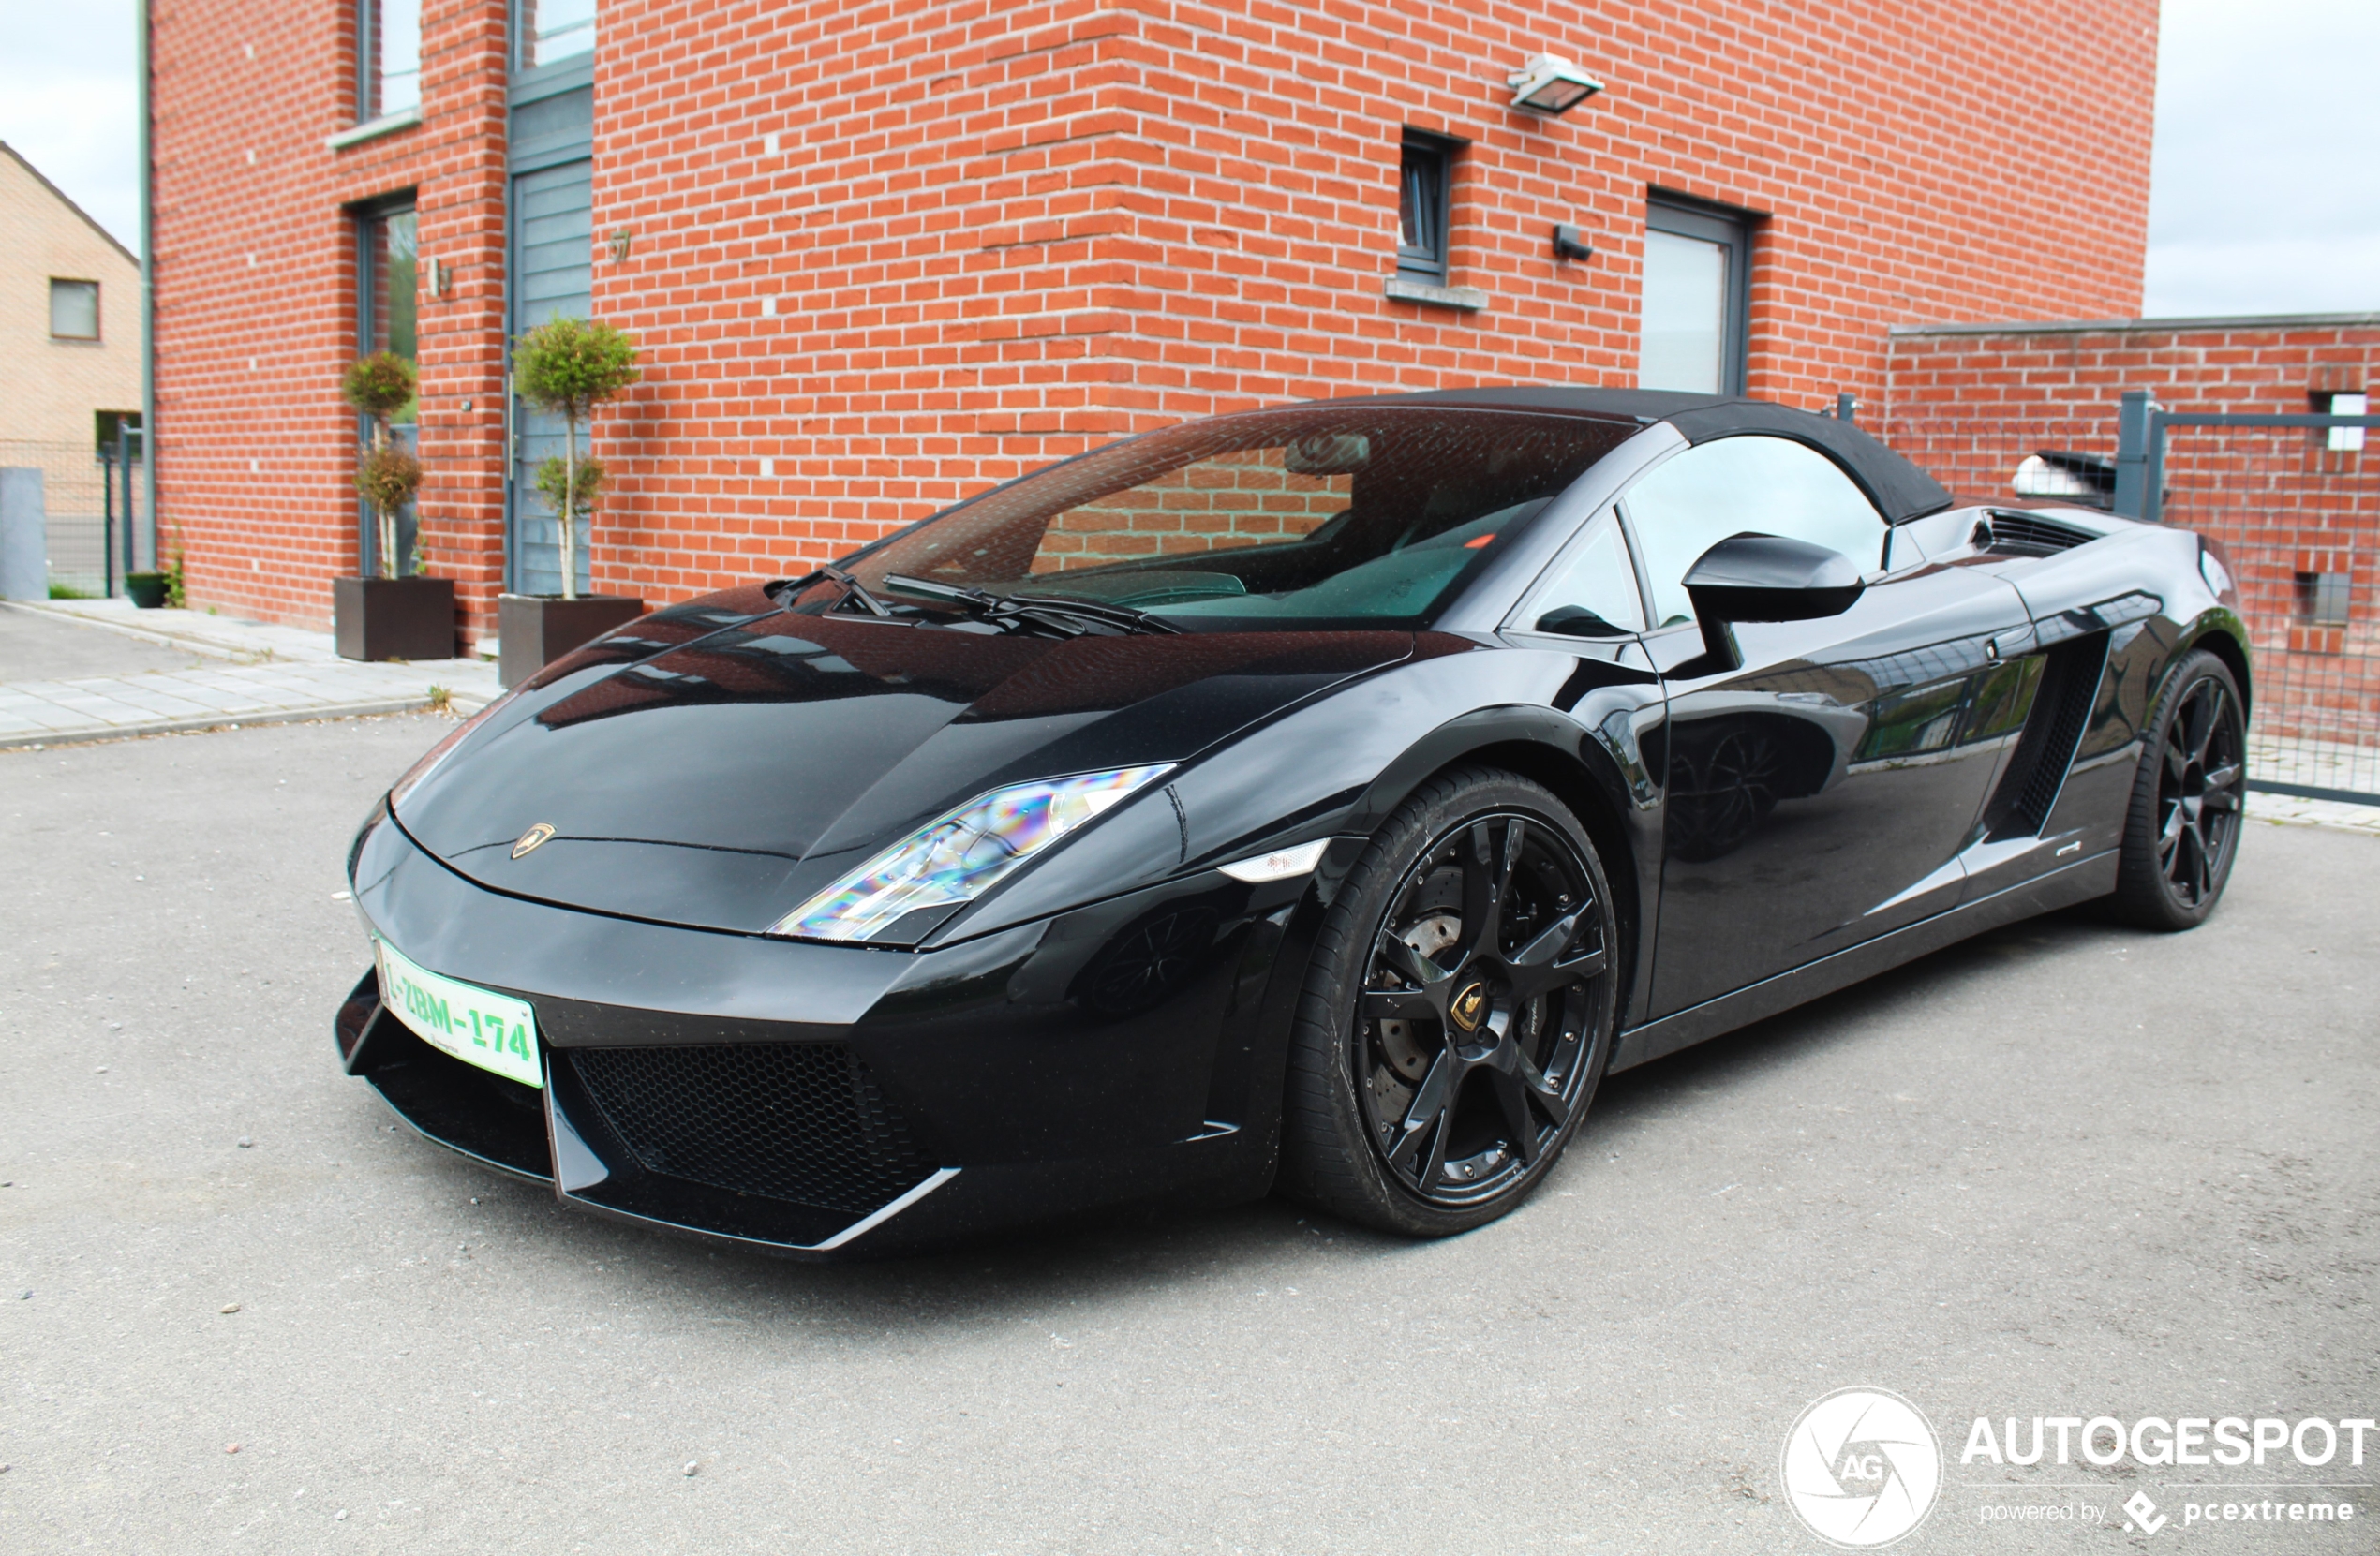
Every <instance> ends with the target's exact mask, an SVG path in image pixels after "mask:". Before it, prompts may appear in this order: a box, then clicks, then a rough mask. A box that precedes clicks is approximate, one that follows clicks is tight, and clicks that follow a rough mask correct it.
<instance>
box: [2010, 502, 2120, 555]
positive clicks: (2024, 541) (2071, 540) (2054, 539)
mask: <svg viewBox="0 0 2380 1556" xmlns="http://www.w3.org/2000/svg"><path fill="white" fill-rule="evenodd" d="M1990 523H1991V544H1990V545H1989V546H1988V547H1986V549H1987V550H1991V551H1996V552H1999V553H2000V554H2001V555H2002V556H2056V555H2057V554H2058V553H2060V552H2061V551H2072V550H2073V549H2074V548H2075V547H2076V546H2078V545H2087V544H2089V543H2090V541H2095V540H2097V539H2099V537H2098V536H2096V535H2093V534H2092V533H2090V531H2089V530H2087V529H2076V528H2075V526H2072V525H2066V524H2060V523H2058V522H2057V521H2055V520H2053V519H2045V518H2042V517H2041V516H2039V515H2038V514H2033V513H2009V512H2001V511H1995V512H1994V513H1993V514H1992V516H1991V520H1990Z"/></svg>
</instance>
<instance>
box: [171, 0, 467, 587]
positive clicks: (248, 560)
mask: <svg viewBox="0 0 2380 1556" xmlns="http://www.w3.org/2000/svg"><path fill="white" fill-rule="evenodd" d="M505 10H506V7H505V5H504V3H503V0H424V5H423V7H422V12H423V22H422V31H423V61H422V66H423V69H422V80H423V85H422V95H423V123H422V124H421V125H420V126H418V127H415V128H411V129H406V130H400V131H398V132H396V133H394V134H392V135H388V136H384V137H381V138H379V139H377V140H372V141H365V142H364V143H362V144H360V145H354V146H350V147H348V148H347V149H345V150H340V151H333V150H331V149H330V148H329V147H328V146H326V145H325V144H324V142H325V141H326V140H327V139H328V138H330V137H331V136H333V135H335V134H336V133H338V132H339V131H342V130H345V129H347V128H349V127H350V126H352V125H353V124H354V122H355V112H354V103H355V84H354V75H353V69H352V64H351V57H352V41H353V40H352V34H353V30H354V23H355V13H354V7H352V6H347V5H334V6H313V7H287V6H278V5H272V4H267V3H264V0H156V3H155V4H154V5H153V6H152V7H151V13H152V17H153V22H152V28H153V33H152V37H153V43H152V70H153V73H154V74H153V84H152V94H153V98H154V108H153V112H154V115H155V124H154V136H155V148H156V149H155V158H156V163H155V166H156V226H155V237H154V241H155V245H156V258H155V263H156V273H155V274H156V297H157V363H156V377H157V421H158V436H157V440H156V441H157V449H156V460H157V496H158V504H157V506H158V515H159V519H160V522H161V527H162V529H163V530H164V532H165V536H166V543H167V545H168V546H169V548H171V545H172V544H173V543H174V541H175V540H176V539H178V540H179V541H180V542H181V544H182V545H183V546H184V548H185V555H186V565H187V568H188V587H189V593H190V597H191V599H192V600H193V601H194V602H195V603H199V604H212V605H219V606H221V607H223V608H225V609H228V610H232V611H236V612H239V613H241V614H245V615H260V616H263V617H265V618H267V619H272V620H282V621H293V622H300V623H304V624H306V625H311V626H317V627H321V626H327V625H328V624H329V621H330V613H331V586H330V580H331V579H333V578H334V577H336V576H338V575H340V574H342V573H348V574H352V573H353V572H354V571H356V568H357V540H356V536H357V521H356V497H355V492H354V488H353V486H352V485H351V484H350V482H351V481H352V477H353V473H354V460H355V445H356V423H355V418H354V416H353V415H352V414H351V413H350V412H349V411H348V410H347V408H345V407H344V406H343V405H342V404H341V402H340V400H339V397H338V385H339V375H340V373H341V372H342V370H343V369H344V368H345V366H346V364H347V363H349V362H350V361H352V360H353V359H354V357H355V355H356V351H357V347H356V315H357V309H356V297H355V279H356V255H355V243H356V238H355V231H354V226H353V222H352V220H351V218H350V215H349V211H350V208H351V207H352V206H354V205H356V204H359V203H361V202H364V201H368V200H375V199H378V198H380V197H383V196H387V195H392V194H399V193H403V192H405V191H408V190H413V191H417V194H418V200H419V211H420V242H421V247H422V251H423V252H424V254H432V255H436V256H438V257H439V258H441V259H447V260H448V261H449V262H451V263H453V264H454V267H455V274H456V282H455V286H454V292H453V294H452V295H451V296H450V297H449V298H445V299H435V300H434V299H431V298H428V297H426V296H424V298H423V299H422V300H421V301H422V304H423V305H422V308H421V366H422V380H423V405H424V412H423V418H422V423H423V425H422V454H423V458H424V464H425V465H426V466H427V467H428V473H427V476H426V478H425V481H424V487H423V491H422V496H421V499H420V511H421V513H422V515H423V519H424V523H423V526H422V530H423V550H424V559H425V561H426V563H427V565H428V568H429V571H433V572H438V573H442V574H446V575H449V576H454V577H456V578H458V579H461V580H463V586H464V588H465V590H466V592H467V593H469V594H471V595H473V596H474V597H475V598H476V599H478V600H481V601H483V602H492V600H493V599H494V590H495V588H496V586H497V584H498V581H499V580H500V578H501V574H502V543H501V542H502V534H503V517H502V505H501V500H500V497H501V484H500V483H501V473H502V470H501V452H502V450H501V441H502V428H503V408H502V404H501V399H502V386H503V367H502V349H503V334H502V322H503V280H504V263H503V253H504V250H503V212H504V184H503V172H504V141H503V135H504V97H503V80H504V77H503V40H504V19H505ZM466 399H469V400H470V401H471V402H472V404H473V406H474V409H472V410H469V411H466V410H464V409H463V408H462V403H463V402H464V401H465V400H466Z"/></svg>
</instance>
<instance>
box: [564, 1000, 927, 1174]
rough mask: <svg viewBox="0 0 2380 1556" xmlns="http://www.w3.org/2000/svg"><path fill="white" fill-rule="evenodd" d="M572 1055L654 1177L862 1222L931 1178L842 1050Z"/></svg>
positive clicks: (903, 1126) (817, 1046)
mask: <svg viewBox="0 0 2380 1556" xmlns="http://www.w3.org/2000/svg"><path fill="white" fill-rule="evenodd" d="M567 1052H568V1053H569V1054H570V1056H571V1062H572V1064H573V1065H574V1066H575V1067H576V1069H577V1071H578V1075H579V1079H580V1080H582V1081H583V1082H585V1083H586V1086H587V1089H588V1092H589V1093H590V1094H592V1095H593V1097H594V1098H595V1102H596V1105H598V1106H599V1107H601V1108H602V1111H603V1118H604V1120H605V1121H606V1122H607V1123H609V1124H610V1125H611V1126H612V1129H613V1131H614V1133H616V1134H618V1135H619V1137H620V1139H621V1140H622V1141H623V1142H624V1143H625V1144H626V1145H627V1147H628V1148H629V1149H630V1151H632V1153H633V1154H634V1155H635V1157H636V1160H637V1161H638V1162H640V1163H643V1164H644V1165H645V1167H646V1168H647V1170H649V1171H652V1172H657V1173H666V1174H668V1175H669V1176H671V1177H673V1178H688V1179H691V1180H692V1181H693V1182H696V1183H704V1184H708V1185H709V1186H710V1187H712V1188H714V1189H726V1190H729V1191H730V1192H732V1193H747V1194H766V1195H768V1196H769V1197H771V1198H774V1199H786V1200H792V1201H794V1202H796V1203H797V1204H801V1205H812V1206H816V1207H818V1208H821V1209H826V1210H835V1211H840V1212H844V1213H847V1214H850V1215H854V1216H864V1215H867V1214H868V1213H870V1211H873V1210H876V1209H879V1208H883V1207H884V1206H885V1205H887V1204H889V1203H890V1202H892V1201H893V1200H895V1199H898V1198H899V1197H900V1195H902V1194H904V1193H907V1192H909V1191H910V1190H911V1189H914V1188H915V1187H916V1186H917V1185H918V1184H920V1183H922V1182H924V1181H925V1180H926V1179H927V1178H929V1177H930V1176H932V1174H933V1171H934V1167H933V1164H932V1163H931V1161H930V1158H929V1157H928V1155H927V1154H926V1152H925V1151H924V1150H923V1149H922V1148H920V1147H919V1146H918V1144H917V1142H916V1140H915V1138H914V1137H913V1136H912V1134H911V1133H910V1129H909V1126H908V1123H907V1122H906V1121H905V1120H904V1119H902V1118H901V1117H900V1114H899V1113H897V1112H895V1111H894V1109H893V1107H892V1104H890V1103H888V1102H886V1101H885V1095H884V1093H883V1092H882V1091H881V1090H880V1089H878V1088H877V1086H876V1080H875V1077H874V1076H873V1075H871V1074H869V1073H868V1067H867V1066H866V1065H864V1064H862V1063H860V1062H859V1060H858V1059H856V1058H855V1056H854V1055H853V1054H852V1052H851V1050H850V1049H849V1048H847V1047H845V1046H844V1045H841V1044H840V1043H736V1044H721V1045H706V1046H699V1047H684V1048H679V1047H669V1048H573V1049H570V1050H567Z"/></svg>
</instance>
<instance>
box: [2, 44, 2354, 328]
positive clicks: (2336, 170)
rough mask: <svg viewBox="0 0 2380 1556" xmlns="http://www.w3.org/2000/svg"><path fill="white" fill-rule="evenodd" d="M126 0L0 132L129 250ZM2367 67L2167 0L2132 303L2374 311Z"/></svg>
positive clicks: (72, 48)
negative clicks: (2141, 288) (2140, 264)
mask: <svg viewBox="0 0 2380 1556" xmlns="http://www.w3.org/2000/svg"><path fill="white" fill-rule="evenodd" d="M135 14H136V7H135V4H134V0H0V38H4V39H6V40H7V42H6V46H5V47H0V140H5V141H7V142H8V143H9V144H10V145H12V146H14V147H15V148H16V149H17V151H18V153H19V154H20V155H22V156H24V157H25V158H26V159H27V160H28V161H30V162H31V163H32V164H33V165H34V166H35V167H37V168H38V169H40V170H42V172H43V173H44V174H46V175H47V176H48V177H49V179H50V181H51V182H52V184H55V185H58V187H59V188H61V189H64V190H65V191H66V192H67V195H68V196H69V197H71V198H72V199H73V200H76V201H77V202H78V203H80V204H81V205H82V208H83V209H84V210H86V211H88V212H90V213H91V215H93V216H95V217H97V220H98V221H99V224H100V225H101V226H103V227H105V228H107V229H108V230H110V231H112V232H113V233H114V234H115V235H116V237H117V238H118V239H120V240H121V241H122V242H123V243H124V244H125V245H126V246H127V247H130V248H134V249H136V250H137V248H138V247H139V244H140V225H141V224H140V185H139V184H138V182H137V178H138V172H137V169H138V161H139V141H138V139H137V129H136V125H137V122H138V115H139V97H138V94H137V93H136V91H135V89H134V79H133V19H134V16H135ZM2375 74H2380V0H2165V4H2164V37H2163V41H2162V45H2161V48H2160V60H2159V72H2158V76H2159V80H2158V89H2157V155H2156V174H2155V179H2154V187H2153V189H2152V192H2151V197H2150V201H2149V286H2148V297H2147V299H2146V304H2145V308H2144V311H2145V312H2146V313H2148V314H2149V315H2150V316H2152V317H2154V316H2173V315H2188V314H2241V313H2247V314H2255V313H2335V312H2349V311H2366V310H2372V311H2380V156H2376V155H2375V150H2380V81H2375V79H2374V78H2375ZM2051 236H2054V234H2051Z"/></svg>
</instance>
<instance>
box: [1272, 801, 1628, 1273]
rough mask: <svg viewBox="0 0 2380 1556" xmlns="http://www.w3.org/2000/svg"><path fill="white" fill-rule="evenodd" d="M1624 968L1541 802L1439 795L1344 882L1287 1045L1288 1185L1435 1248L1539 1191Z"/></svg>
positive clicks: (1584, 872) (1604, 1036)
mask: <svg viewBox="0 0 2380 1556" xmlns="http://www.w3.org/2000/svg"><path fill="white" fill-rule="evenodd" d="M1619 956H1620V946H1619V929H1618V923H1617V920H1616V918H1615V916H1614V912H1613V908H1612V899H1611V891H1610V889H1609V886H1608V885H1607V883H1606V882H1605V879H1604V875H1603V870H1602V867H1601V862H1600V861H1599V859H1598V857H1597V855H1596V851H1595V847H1594V844H1593V842H1592V841H1591V840H1590V839H1589V838H1588V837H1587V835H1586V833H1585V831H1584V828H1583V827H1581V826H1580V825H1579V823H1578V821H1577V819H1576V818H1575V817H1574V816H1572V815H1571V813H1570V812H1569V809H1568V808H1566V807H1564V806H1563V805H1562V803H1561V802H1560V801H1559V800H1558V799H1556V798H1555V797H1554V795H1553V794H1552V793H1549V792H1547V791H1546V790H1544V789H1542V788H1540V786H1538V785H1537V784H1535V783H1531V782H1529V781H1527V780H1525V779H1523V778H1517V777H1514V776H1511V775H1509V774H1504V773H1496V772H1489V771H1485V770H1476V771H1463V772H1457V773H1454V774H1451V775H1449V776H1447V777H1444V778H1438V779H1435V780H1433V781H1432V782H1431V783H1429V784H1426V785H1424V786H1423V788H1422V790H1421V792H1420V793H1417V794H1415V795H1414V796H1413V798H1412V799H1411V800H1409V801H1407V802H1406V805H1405V806H1404V807H1403V808H1401V809H1400V810H1399V811H1398V812H1397V814H1396V815H1395V816H1394V817H1393V818H1391V821H1390V822H1389V823H1388V825H1387V826H1385V827H1383V828H1382V829H1381V832H1380V834H1379V835H1378V836H1377V837H1375V839H1374V840H1373V844H1372V846H1371V847H1370V848H1369V849H1367V850H1366V851H1365V853H1364V855H1363V856H1362V858H1361V859H1360V860H1359V861H1358V863H1357V865H1356V867H1355V868H1354V869H1353V870H1352V871H1350V872H1349V875H1348V878H1347V881H1346V883H1345V885H1344V886H1343V887H1342V889H1341V891H1340V893H1339V895H1338V897H1337V899H1336V900H1335V901H1334V903H1333V905H1332V909H1331V913H1330V915H1329V917H1328V918H1327V919H1326V922H1325V924H1324V926H1323V930H1322V933H1321V935H1320V936H1319V937H1318V941H1317V945H1316V957H1315V963H1314V970H1313V972H1312V973H1311V974H1310V975H1309V978H1308V981H1307V985H1306V996H1305V1000H1304V1001H1303V1003H1302V1007H1301V1010H1300V1012H1299V1022H1298V1030H1297V1032H1296V1034H1295V1035H1294V1037H1293V1041H1292V1056H1291V1065H1290V1081H1289V1094H1288V1098H1287V1102H1288V1106H1287V1111H1286V1116H1285V1120H1284V1125H1283V1182H1284V1186H1285V1188H1286V1189H1287V1192H1288V1193H1291V1194H1292V1195H1293V1196H1294V1197H1297V1198H1300V1199H1302V1200H1304V1201H1306V1202H1307V1203H1309V1204H1313V1205H1316V1206H1318V1207H1320V1208H1327V1209H1331V1210H1333V1211H1336V1212H1338V1213H1339V1214H1342V1215H1345V1216H1347V1217H1348V1218H1350V1219H1352V1220H1356V1221H1360V1222H1363V1223H1368V1224H1371V1225H1374V1226H1378V1227H1381V1228H1383V1229H1386V1230H1390V1231H1395V1232H1402V1233H1406V1234H1408V1235H1416V1236H1444V1235H1446V1234H1449V1233H1452V1232H1459V1231H1463V1230H1465V1229H1467V1228H1468V1227H1471V1226H1476V1225H1478V1224H1480V1223H1482V1222H1486V1221H1491V1220H1494V1219H1495V1217H1497V1216H1500V1215H1502V1214H1504V1213H1505V1212H1506V1211H1507V1210H1509V1209H1510V1208H1512V1207H1513V1206H1515V1205H1517V1204H1519V1203H1520V1201H1521V1200H1522V1199H1523V1198H1525V1196H1526V1195H1527V1193H1529V1191H1530V1190H1531V1189H1532V1188H1534V1187H1535V1186H1536V1184H1537V1183H1538V1182H1540V1180H1542V1178H1544V1176H1545V1174H1546V1173H1547V1171H1548V1170H1550V1169H1551V1167H1552V1165H1553V1163H1554V1160H1555V1159H1556V1158H1557V1157H1558V1156H1559V1155H1560V1153H1561V1150H1562V1148H1563V1146H1564V1145H1565V1144H1567V1143H1568V1141H1569V1136H1570V1135H1571V1134H1572V1133H1573V1132H1574V1131H1575V1130H1576V1128H1577V1127H1578V1121H1579V1119H1580V1118H1581V1117H1582V1116H1583V1115H1584V1112H1585V1110H1586V1106H1587V1104H1588V1102H1589V1101H1590V1100H1591V1099H1592V1097H1593V1095H1594V1090H1595V1087H1596V1084H1597V1082H1598V1081H1599V1079H1600V1078H1601V1074H1602V1070H1603V1066H1604V1064H1605V1063H1606V1062H1608V1060H1610V1057H1611V1052H1610V1050H1611V1036H1612V1028H1613V1023H1614V1015H1615V1005H1616V1000H1615V991H1616V988H1617V985H1618V981H1619V979H1618V972H1619V969H1618V960H1619Z"/></svg>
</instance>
